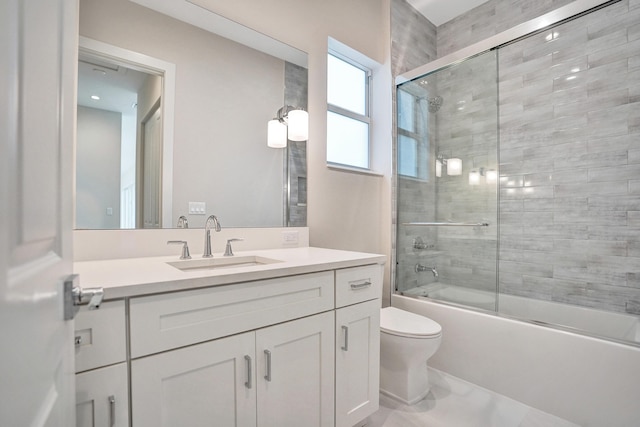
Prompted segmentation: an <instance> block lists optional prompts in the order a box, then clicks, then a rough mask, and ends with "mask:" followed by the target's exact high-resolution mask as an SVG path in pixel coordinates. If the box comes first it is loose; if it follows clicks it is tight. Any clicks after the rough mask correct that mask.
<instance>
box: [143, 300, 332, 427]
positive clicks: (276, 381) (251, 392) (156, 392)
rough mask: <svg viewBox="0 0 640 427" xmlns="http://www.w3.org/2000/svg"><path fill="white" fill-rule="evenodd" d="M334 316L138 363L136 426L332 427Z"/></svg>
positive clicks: (284, 324)
mask: <svg viewBox="0 0 640 427" xmlns="http://www.w3.org/2000/svg"><path fill="white" fill-rule="evenodd" d="M333 354H334V353H333V315H332V313H331V312H327V313H322V314H317V315H314V316H310V317H305V318H302V319H299V320H295V321H291V322H286V323H283V324H280V325H275V326H271V327H268V328H264V329H259V330H257V331H252V332H247V333H244V334H240V335H234V336H232V337H228V338H221V339H218V340H214V341H209V342H206V343H202V344H197V345H194V346H191V347H186V348H181V349H176V350H172V351H167V352H165V353H160V354H157V355H153V356H148V357H143V358H141V359H136V360H134V361H133V362H132V366H131V372H132V376H131V389H132V401H133V407H132V409H133V415H132V418H133V425H134V426H136V427H162V426H165V427H170V426H179V425H185V426H190V427H191V426H193V427H199V426H203V427H204V426H211V425H216V426H228V427H232V426H233V427H255V426H258V427H260V426H262V427H275V426H278V427H298V426H317V427H331V426H333V419H334V417H333V390H334V388H333V375H332V374H333Z"/></svg>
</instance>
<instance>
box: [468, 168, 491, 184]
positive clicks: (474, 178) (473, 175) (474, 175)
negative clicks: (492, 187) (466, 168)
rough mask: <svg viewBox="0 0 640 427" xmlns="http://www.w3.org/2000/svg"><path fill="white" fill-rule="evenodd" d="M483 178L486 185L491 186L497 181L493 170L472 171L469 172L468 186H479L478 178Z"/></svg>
mask: <svg viewBox="0 0 640 427" xmlns="http://www.w3.org/2000/svg"><path fill="white" fill-rule="evenodd" d="M481 176H484V180H485V182H486V183H487V184H493V183H495V182H496V181H497V180H498V172H497V171H496V170H495V169H485V168H483V167H482V168H480V170H476V169H474V170H472V171H471V172H469V185H478V184H480V177H481Z"/></svg>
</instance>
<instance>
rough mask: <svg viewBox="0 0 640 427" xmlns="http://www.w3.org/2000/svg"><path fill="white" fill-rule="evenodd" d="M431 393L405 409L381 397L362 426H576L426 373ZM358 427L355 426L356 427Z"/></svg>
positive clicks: (447, 377)
mask: <svg viewBox="0 0 640 427" xmlns="http://www.w3.org/2000/svg"><path fill="white" fill-rule="evenodd" d="M429 375H430V377H429V378H430V381H431V383H432V387H431V391H430V392H429V394H428V395H427V397H426V398H425V399H423V400H421V401H420V402H418V403H417V404H415V405H412V406H407V405H404V404H402V403H399V402H397V401H395V400H393V399H391V398H389V397H387V396H385V395H383V394H381V395H380V409H379V410H378V411H377V412H376V413H374V414H373V415H372V416H370V417H369V418H368V419H367V420H366V421H365V422H364V423H363V424H360V426H362V427H365V426H366V427H578V425H577V424H573V423H571V422H569V421H566V420H564V419H562V418H558V417H556V416H554V415H551V414H548V413H546V412H542V411H540V410H537V409H534V408H531V407H530V406H527V405H525V404H523V403H520V402H518V401H516V400H513V399H510V398H508V397H506V396H502V395H500V394H497V393H494V392H492V391H489V390H487V389H484V388H482V387H479V386H477V385H475V384H471V383H469V382H466V381H463V380H461V379H459V378H456V377H453V376H451V375H448V374H445V373H443V372H440V371H437V370H435V369H430V370H429ZM360 426H359V427H360Z"/></svg>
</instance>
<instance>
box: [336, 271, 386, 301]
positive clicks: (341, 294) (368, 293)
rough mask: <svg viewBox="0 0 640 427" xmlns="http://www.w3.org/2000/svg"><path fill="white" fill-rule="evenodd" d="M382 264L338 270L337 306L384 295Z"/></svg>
mask: <svg viewBox="0 0 640 427" xmlns="http://www.w3.org/2000/svg"><path fill="white" fill-rule="evenodd" d="M383 268H384V266H382V265H380V264H373V265H366V266H364V267H353V268H344V269H342V270H336V308H337V307H344V306H346V305H351V304H356V303H359V302H362V301H367V300H370V299H375V298H381V297H382V272H383Z"/></svg>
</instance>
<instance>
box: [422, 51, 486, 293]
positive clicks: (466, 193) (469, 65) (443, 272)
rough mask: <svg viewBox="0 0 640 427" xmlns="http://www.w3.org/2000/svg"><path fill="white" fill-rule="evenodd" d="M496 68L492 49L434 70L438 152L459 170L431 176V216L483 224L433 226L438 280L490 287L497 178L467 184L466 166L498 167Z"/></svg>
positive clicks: (483, 287) (442, 219)
mask: <svg viewBox="0 0 640 427" xmlns="http://www.w3.org/2000/svg"><path fill="white" fill-rule="evenodd" d="M496 74H497V68H496V54H495V52H488V53H486V54H484V55H481V56H478V57H475V58H472V59H470V60H468V61H465V62H463V63H461V64H459V65H457V66H454V67H450V68H448V69H445V70H442V71H439V72H438V73H437V74H436V75H437V91H438V95H440V96H441V97H442V99H443V101H442V107H441V108H440V110H439V111H438V112H436V113H434V114H435V116H436V120H437V125H436V132H437V139H436V140H437V151H438V154H440V155H443V156H444V157H445V158H447V157H456V158H460V159H462V175H459V176H448V175H447V174H446V173H444V172H443V174H442V177H440V178H436V180H437V185H436V188H437V193H436V194H437V197H436V206H437V214H436V221H438V222H456V223H465V224H469V223H471V224H475V223H488V224H489V226H488V227H467V226H464V227H438V228H437V229H436V230H437V245H436V249H437V251H438V253H439V254H438V256H437V262H436V263H437V265H438V269H439V271H440V278H439V281H440V282H443V283H448V284H453V285H459V286H465V287H470V288H474V289H482V290H487V291H491V292H495V291H496V257H497V249H496V248H497V237H498V234H497V230H498V228H497V226H498V224H497V191H496V188H497V182H495V181H494V182H493V183H491V182H487V181H486V179H485V177H481V178H480V182H479V183H478V185H470V184H469V178H468V177H469V173H470V172H471V171H472V170H475V171H478V172H479V171H480V170H481V168H483V169H484V170H485V171H486V170H490V169H491V170H494V171H495V170H497V169H498V165H497V148H498V125H497V118H498V110H497V105H498V93H497V90H496ZM485 174H486V172H485Z"/></svg>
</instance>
